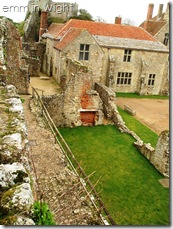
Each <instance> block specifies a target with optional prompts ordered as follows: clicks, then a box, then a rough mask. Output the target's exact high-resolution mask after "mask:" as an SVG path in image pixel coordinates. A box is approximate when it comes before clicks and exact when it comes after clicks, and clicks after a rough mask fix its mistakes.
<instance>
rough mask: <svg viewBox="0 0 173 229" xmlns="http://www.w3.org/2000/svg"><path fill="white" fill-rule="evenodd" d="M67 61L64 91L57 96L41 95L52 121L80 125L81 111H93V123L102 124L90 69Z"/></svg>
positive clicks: (98, 101) (59, 123)
mask: <svg viewBox="0 0 173 229" xmlns="http://www.w3.org/2000/svg"><path fill="white" fill-rule="evenodd" d="M67 63H68V69H69V71H68V75H67V76H66V78H67V81H66V83H65V87H64V91H63V92H62V93H61V94H60V95H57V96H48V97H45V96H44V97H43V101H44V104H45V106H46V108H47V109H48V111H49V113H50V115H51V117H52V119H53V121H54V122H55V124H56V125H57V126H69V127H74V126H81V125H82V124H83V123H82V120H81V113H82V112H83V113H85V112H86V114H87V112H88V113H92V112H93V113H94V114H95V117H94V125H99V124H102V122H103V112H102V102H101V100H100V97H99V95H98V93H97V92H96V91H94V90H93V83H92V82H93V80H92V71H91V70H90V69H89V68H88V67H86V66H83V65H82V64H80V63H78V62H74V61H72V60H70V59H69V60H68V61H67ZM71 70H72V71H71ZM84 115H85V114H84Z"/></svg>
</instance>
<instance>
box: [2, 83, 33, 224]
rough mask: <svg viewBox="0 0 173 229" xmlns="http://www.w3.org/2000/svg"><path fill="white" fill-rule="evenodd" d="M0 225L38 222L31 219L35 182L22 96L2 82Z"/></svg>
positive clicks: (12, 87)
mask: <svg viewBox="0 0 173 229" xmlns="http://www.w3.org/2000/svg"><path fill="white" fill-rule="evenodd" d="M0 113H1V115H0V209H1V217H0V224H1V225H35V223H34V222H33V220H32V219H31V217H30V216H31V206H32V205H33V202H34V195H33V193H34V192H33V186H32V184H33V181H34V180H31V179H32V178H33V177H32V178H31V169H30V163H29V159H28V153H27V152H28V151H27V147H28V140H27V128H26V125H25V120H24V113H23V106H22V102H21V99H20V96H19V95H18V94H17V93H16V88H15V87H14V86H13V85H8V86H6V87H5V86H2V85H0Z"/></svg>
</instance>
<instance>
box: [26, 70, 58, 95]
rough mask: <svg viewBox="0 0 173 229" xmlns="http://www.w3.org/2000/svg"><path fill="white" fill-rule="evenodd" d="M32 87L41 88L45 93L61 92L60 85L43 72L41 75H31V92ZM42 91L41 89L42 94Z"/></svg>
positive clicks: (30, 90) (30, 91)
mask: <svg viewBox="0 0 173 229" xmlns="http://www.w3.org/2000/svg"><path fill="white" fill-rule="evenodd" d="M32 87H34V88H37V89H40V90H42V91H43V95H54V94H57V93H59V91H60V87H59V85H58V84H57V83H55V81H54V80H53V78H52V77H46V75H44V74H43V73H41V77H31V78H30V86H29V93H30V94H32ZM42 91H39V94H40V95H41V94H42Z"/></svg>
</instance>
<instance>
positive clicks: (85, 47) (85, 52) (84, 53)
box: [79, 44, 90, 61]
mask: <svg viewBox="0 0 173 229" xmlns="http://www.w3.org/2000/svg"><path fill="white" fill-rule="evenodd" d="M89 52H90V45H89V44H80V47H79V60H80V61H89V56H90V55H89Z"/></svg>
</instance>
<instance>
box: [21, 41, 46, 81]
mask: <svg viewBox="0 0 173 229" xmlns="http://www.w3.org/2000/svg"><path fill="white" fill-rule="evenodd" d="M45 49H46V45H45V43H42V42H35V43H27V42H23V43H22V50H23V55H22V60H23V61H24V64H25V65H27V69H28V74H29V76H38V77H39V76H40V71H42V70H43V69H42V66H43V58H44V53H45Z"/></svg>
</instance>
